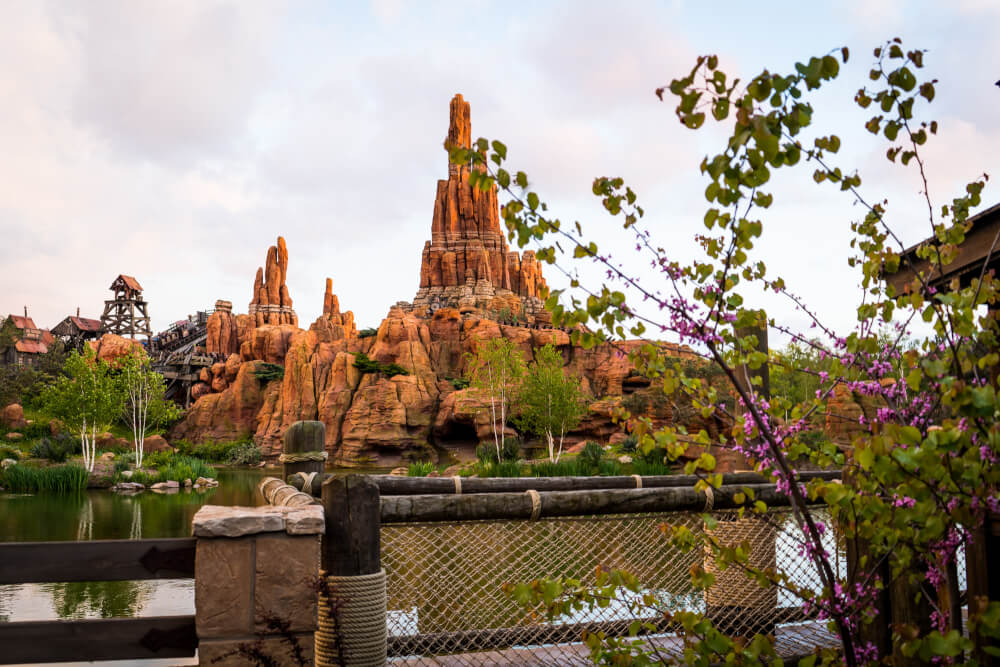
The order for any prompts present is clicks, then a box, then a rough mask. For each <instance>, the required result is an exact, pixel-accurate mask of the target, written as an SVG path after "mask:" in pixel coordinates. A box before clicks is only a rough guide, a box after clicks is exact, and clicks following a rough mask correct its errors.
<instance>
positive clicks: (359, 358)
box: [354, 352, 410, 377]
mask: <svg viewBox="0 0 1000 667" xmlns="http://www.w3.org/2000/svg"><path fill="white" fill-rule="evenodd" d="M354 367H355V368H357V369H358V370H359V371H361V372H362V373H363V374H364V373H381V374H382V375H385V376H386V377H392V376H394V375H409V374H410V371H408V370H406V369H405V368H403V367H402V366H400V365H399V364H396V363H391V364H383V363H382V362H381V361H376V360H375V359H369V358H368V355H367V354H365V353H364V352H358V353H357V354H356V355H354Z"/></svg>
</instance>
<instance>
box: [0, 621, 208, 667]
mask: <svg viewBox="0 0 1000 667" xmlns="http://www.w3.org/2000/svg"><path fill="white" fill-rule="evenodd" d="M197 648H198V635H197V634H196V633H195V626H194V616H148V617H143V618H104V619H88V620H82V621H21V622H17V623H0V664H4V665H9V664H15V663H37V662H59V661H64V660H72V661H74V662H76V661H80V660H135V659H142V658H184V657H190V656H193V655H194V654H195V650H196V649H197Z"/></svg>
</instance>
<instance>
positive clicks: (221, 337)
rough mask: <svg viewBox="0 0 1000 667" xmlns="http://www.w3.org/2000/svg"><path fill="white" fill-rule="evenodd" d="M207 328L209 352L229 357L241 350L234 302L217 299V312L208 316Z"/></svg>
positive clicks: (206, 339)
mask: <svg viewBox="0 0 1000 667" xmlns="http://www.w3.org/2000/svg"><path fill="white" fill-rule="evenodd" d="M205 328H206V334H207V335H206V338H205V349H206V350H207V351H208V353H209V354H217V355H219V356H223V357H228V356H229V355H230V354H233V353H235V352H239V351H240V328H239V325H238V324H237V320H236V317H234V316H233V304H232V302H230V301H222V300H219V301H216V302H215V312H213V313H212V314H211V315H209V316H208V321H207V322H206V323H205Z"/></svg>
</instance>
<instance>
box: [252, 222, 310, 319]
mask: <svg viewBox="0 0 1000 667" xmlns="http://www.w3.org/2000/svg"><path fill="white" fill-rule="evenodd" d="M287 274H288V246H286V245H285V239H284V238H283V237H281V236H279V237H278V243H277V245H273V246H271V247H270V248H268V249H267V260H266V261H265V262H264V266H262V267H260V268H258V269H257V277H256V278H255V279H254V284H253V295H251V298H250V308H249V314H250V316H251V317H253V318H254V323H255V324H256V326H262V325H264V324H293V325H295V326H298V324H299V318H298V316H297V315H296V314H295V311H294V310H292V297H291V296H289V294H288V286H287V285H285V276H286V275H287Z"/></svg>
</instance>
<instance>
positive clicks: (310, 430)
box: [278, 421, 329, 493]
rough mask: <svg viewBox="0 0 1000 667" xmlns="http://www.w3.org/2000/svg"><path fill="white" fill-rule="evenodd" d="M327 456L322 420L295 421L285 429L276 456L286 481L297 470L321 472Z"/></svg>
mask: <svg viewBox="0 0 1000 667" xmlns="http://www.w3.org/2000/svg"><path fill="white" fill-rule="evenodd" d="M328 458H329V454H327V453H326V426H325V425H324V424H323V422H320V421H299V422H295V423H294V424H292V425H291V426H289V427H288V430H287V431H285V435H284V443H283V445H282V449H281V455H280V456H278V461H279V462H280V463H281V467H282V472H281V478H282V479H284V480H286V481H287V480H288V478H289V477H290V476H291V475H294V474H295V473H298V472H301V473H306V474H309V473H311V472H315V473H321V472H323V468H325V467H326V461H327V459H328ZM307 493H308V491H307Z"/></svg>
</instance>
